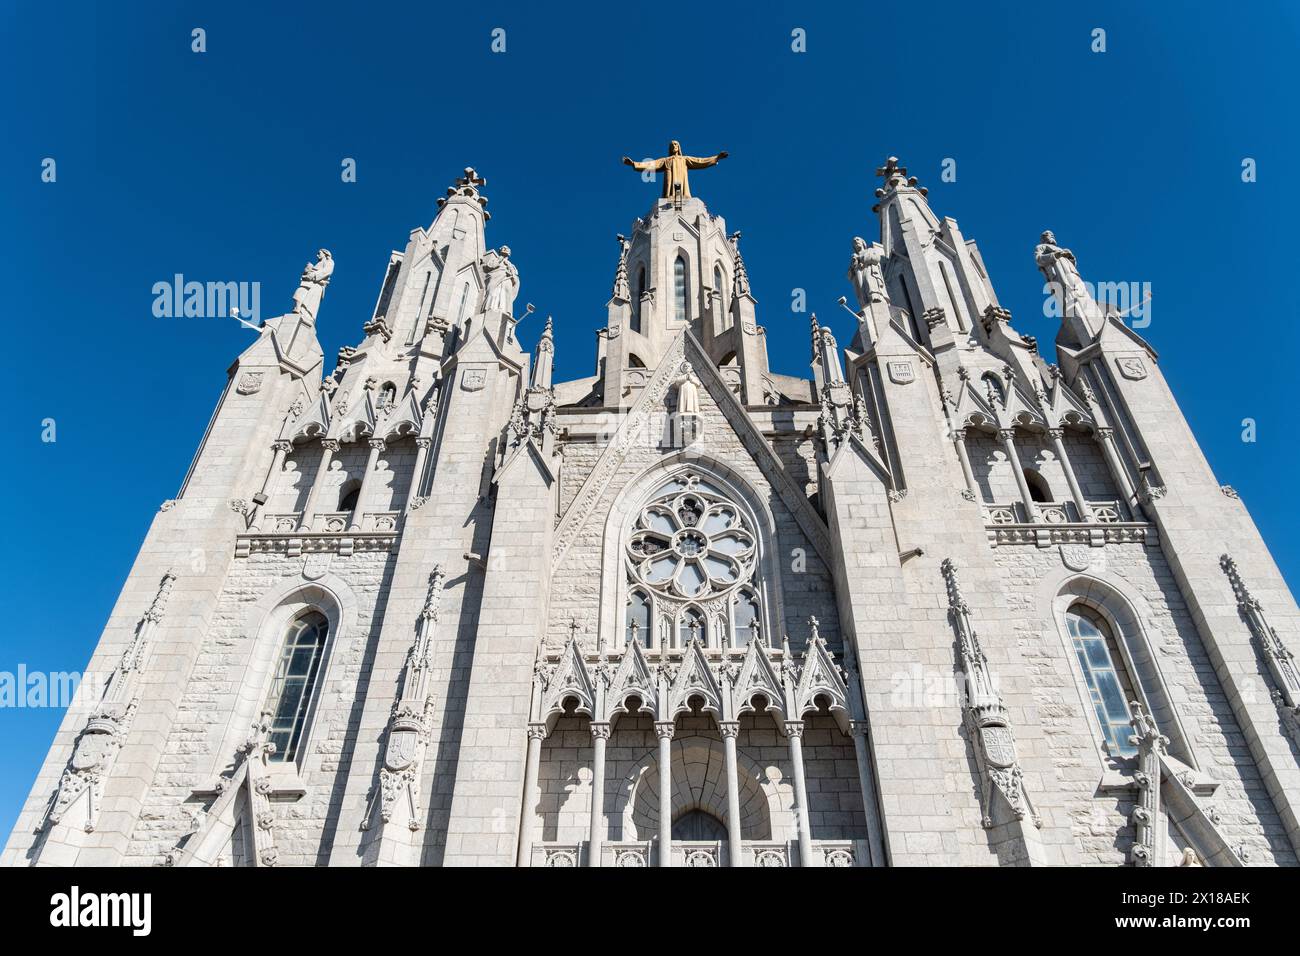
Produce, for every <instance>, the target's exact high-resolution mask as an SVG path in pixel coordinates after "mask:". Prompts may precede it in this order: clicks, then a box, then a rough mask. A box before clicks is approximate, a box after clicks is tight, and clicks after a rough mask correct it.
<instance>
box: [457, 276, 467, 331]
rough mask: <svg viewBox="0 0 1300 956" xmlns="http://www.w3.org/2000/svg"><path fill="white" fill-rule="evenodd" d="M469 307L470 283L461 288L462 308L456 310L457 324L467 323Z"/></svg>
mask: <svg viewBox="0 0 1300 956" xmlns="http://www.w3.org/2000/svg"><path fill="white" fill-rule="evenodd" d="M468 306H469V283H468V282H466V283H465V284H464V285H463V286H461V287H460V306H459V307H458V308H457V309H456V322H457V324H459V323H461V322H464V321H465V311H466V309H467V307H468Z"/></svg>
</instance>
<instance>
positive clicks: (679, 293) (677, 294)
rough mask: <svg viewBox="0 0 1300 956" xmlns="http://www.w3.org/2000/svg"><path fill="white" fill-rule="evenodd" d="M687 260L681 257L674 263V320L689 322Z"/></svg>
mask: <svg viewBox="0 0 1300 956" xmlns="http://www.w3.org/2000/svg"><path fill="white" fill-rule="evenodd" d="M686 291H687V290H686V260H685V259H683V258H682V257H681V256H678V257H677V261H676V262H674V263H673V320H674V321H676V322H686V321H688V315H687V312H686Z"/></svg>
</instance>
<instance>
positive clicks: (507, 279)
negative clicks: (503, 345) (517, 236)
mask: <svg viewBox="0 0 1300 956" xmlns="http://www.w3.org/2000/svg"><path fill="white" fill-rule="evenodd" d="M483 271H484V272H485V273H486V274H487V277H486V281H487V293H486V295H485V296H484V306H483V308H484V309H485V310H486V311H488V312H504V313H505V314H506V315H514V307H515V296H516V295H518V294H519V270H518V269H516V268H515V264H514V263H513V262H511V261H510V247H509V246H502V247H501V248H500V249H496V250H494V251H491V252H489V253H488V254H487V255H485V256H484V257H483Z"/></svg>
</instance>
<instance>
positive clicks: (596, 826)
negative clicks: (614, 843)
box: [587, 721, 609, 866]
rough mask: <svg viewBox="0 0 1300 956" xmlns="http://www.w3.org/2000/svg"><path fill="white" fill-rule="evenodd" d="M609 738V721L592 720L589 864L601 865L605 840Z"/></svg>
mask: <svg viewBox="0 0 1300 956" xmlns="http://www.w3.org/2000/svg"><path fill="white" fill-rule="evenodd" d="M607 740H609V723H608V722H607V721H599V722H597V721H592V723H591V746H592V751H593V756H592V759H591V835H590V837H589V838H588V840H587V865H588V866H600V857H601V849H602V847H603V845H604V842H605V741H607Z"/></svg>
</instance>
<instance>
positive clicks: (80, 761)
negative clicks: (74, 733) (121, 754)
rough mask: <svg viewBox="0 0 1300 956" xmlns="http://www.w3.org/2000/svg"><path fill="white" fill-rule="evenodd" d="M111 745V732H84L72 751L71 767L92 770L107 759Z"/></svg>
mask: <svg viewBox="0 0 1300 956" xmlns="http://www.w3.org/2000/svg"><path fill="white" fill-rule="evenodd" d="M112 746H113V737H112V735H111V734H85V735H84V736H82V738H81V740H79V741H77V749H76V750H74V751H73V753H72V769H73V770H93V769H94V768H96V767H98V766H99V765H100V764H102V763H103V762H104V760H105V759H107V757H108V754H109V751H110V750H111V749H112Z"/></svg>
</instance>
